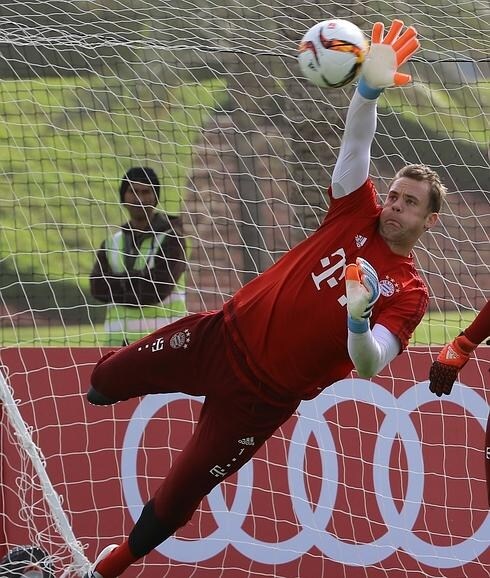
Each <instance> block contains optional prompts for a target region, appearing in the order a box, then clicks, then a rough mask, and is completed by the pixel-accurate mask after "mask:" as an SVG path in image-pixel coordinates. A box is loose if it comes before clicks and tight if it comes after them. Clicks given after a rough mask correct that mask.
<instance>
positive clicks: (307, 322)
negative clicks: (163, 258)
mask: <svg viewBox="0 0 490 578" xmlns="http://www.w3.org/2000/svg"><path fill="white" fill-rule="evenodd" d="M418 48H419V41H418V40H417V33H416V31H415V29H414V28H412V27H408V28H406V27H405V26H404V24H403V22H401V21H399V20H395V21H394V22H393V23H392V24H391V27H390V28H389V30H388V32H387V33H386V35H385V33H384V29H383V25H382V24H381V23H377V24H375V25H374V27H373V31H372V43H371V48H370V52H369V54H368V57H367V59H366V62H365V63H364V65H363V71H362V73H361V78H360V82H359V85H358V87H357V89H356V91H355V93H354V95H353V98H352V101H351V103H350V106H349V110H348V114H347V118H346V122H345V129H344V134H343V138H342V143H341V148H340V152H339V157H338V159H337V162H336V165H335V169H334V171H333V175H332V182H331V186H330V187H329V189H328V191H327V194H328V196H329V199H330V207H329V210H328V213H327V215H326V217H325V220H324V221H323V223H322V224H321V226H320V227H319V228H318V230H317V231H315V233H313V234H312V235H311V236H310V237H309V238H308V239H306V240H304V241H303V242H302V243H300V244H299V245H297V246H296V247H294V248H293V249H291V250H290V251H288V252H287V253H286V254H285V255H284V256H283V257H282V258H281V259H280V260H279V261H278V262H277V263H276V264H274V265H273V266H272V267H270V268H269V269H268V270H267V271H265V272H264V273H262V274H260V275H259V276H257V277H256V278H255V279H253V280H252V281H251V282H249V283H247V284H246V285H245V286H244V287H242V288H241V289H240V290H239V291H238V292H237V293H236V294H235V295H234V296H233V297H232V298H231V299H230V300H229V301H227V302H226V303H225V304H224V306H223V308H222V309H220V310H218V311H208V312H205V313H198V314H195V315H190V316H188V317H185V318H183V319H181V320H179V321H177V322H175V323H173V324H171V325H168V326H165V327H162V328H161V329H159V330H157V331H155V332H154V333H151V334H150V335H148V336H147V337H145V338H143V339H142V340H140V341H137V342H136V343H134V344H131V345H129V346H127V347H124V348H122V349H119V350H117V351H113V352H110V353H109V354H107V355H105V356H104V357H103V358H102V359H101V360H100V361H99V362H98V364H97V365H96V367H95V369H94V371H93V374H92V382H91V387H90V389H89V392H88V394H87V397H88V400H89V401H90V402H91V403H93V404H96V405H111V404H114V403H116V402H118V401H123V400H127V399H129V398H133V397H139V396H143V395H148V394H160V393H171V392H184V393H186V394H190V395H199V396H201V395H204V396H205V402H204V405H203V408H202V411H201V414H200V417H199V421H198V424H197V426H196V428H195V431H194V433H193V435H192V437H191V438H190V440H189V442H188V444H187V445H186V447H185V448H184V450H183V451H182V452H181V453H180V454H179V457H178V459H177V460H176V461H175V462H174V463H173V465H172V466H171V468H170V470H169V472H168V474H167V476H166V478H165V479H164V480H163V481H162V483H161V485H160V486H159V488H158V489H157V490H156V492H155V494H154V495H153V496H151V497H150V498H149V499H148V501H147V503H146V504H145V506H144V508H143V510H142V512H141V515H140V517H139V519H138V520H137V521H136V523H135V525H134V527H133V528H132V530H131V532H130V534H129V536H128V539H127V540H125V541H123V542H122V543H121V544H119V545H109V546H108V547H107V548H105V549H104V550H103V551H102V552H101V553H100V554H99V557H98V558H97V560H96V561H95V562H94V564H93V568H92V569H91V570H90V571H89V573H88V574H87V578H88V577H89V578H116V577H117V576H121V575H122V574H123V573H124V571H125V570H126V569H127V568H128V567H129V566H130V565H131V564H133V563H134V562H136V561H137V560H139V559H141V558H142V557H143V556H145V555H146V554H148V553H149V552H151V551H152V550H153V549H154V548H156V547H157V546H158V545H159V544H160V543H161V542H163V541H164V540H166V539H167V538H169V537H170V536H172V535H173V534H174V533H175V531H176V530H177V529H178V528H180V527H182V526H184V525H185V524H186V523H187V522H188V521H189V520H190V519H191V517H192V515H193V513H194V511H195V510H196V509H197V507H198V506H199V504H200V502H201V500H202V499H203V498H204V497H205V496H206V495H207V494H208V493H209V492H210V491H211V490H212V489H213V488H214V487H215V486H216V485H217V484H219V483H220V482H221V481H222V480H224V479H226V478H227V477H228V476H230V475H231V474H233V473H234V472H236V471H237V470H238V469H239V468H241V467H242V466H243V465H244V464H245V463H246V462H247V461H248V460H250V459H251V458H252V456H253V455H254V454H255V453H256V452H257V450H258V449H259V448H260V447H261V446H262V445H263V444H264V443H265V442H266V441H267V439H268V438H270V437H271V436H272V435H273V433H274V432H275V431H276V430H277V428H278V427H280V426H281V424H283V423H284V422H285V421H286V420H287V419H288V418H289V417H290V416H291V415H292V414H293V413H294V411H295V410H296V408H297V407H298V405H299V404H300V402H301V401H302V400H308V399H312V398H314V397H316V396H317V395H319V394H320V393H321V392H322V391H323V390H324V389H325V388H326V387H328V386H329V385H331V384H333V383H335V382H336V381H338V380H341V379H344V378H346V377H347V376H348V375H349V374H350V372H351V371H352V370H353V369H355V370H356V371H357V373H358V374H359V375H360V376H361V377H366V378H369V377H372V376H374V375H376V374H377V373H378V372H379V371H381V370H382V369H383V368H384V367H385V366H386V365H387V364H388V363H390V362H391V361H392V360H393V359H394V358H395V357H396V356H397V355H398V354H400V353H401V352H402V351H403V350H404V349H405V348H406V346H407V344H408V341H409V339H410V337H411V335H412V333H413V331H414V329H415V328H416V326H417V325H418V324H419V322H420V321H421V319H422V317H423V315H424V313H425V311H426V308H427V304H428V291H427V288H426V286H425V285H424V283H423V281H422V279H421V278H420V276H419V274H418V273H417V271H416V268H415V265H414V260H413V255H412V251H413V248H414V246H415V244H416V243H417V241H418V239H419V238H420V236H421V235H422V234H423V233H424V232H425V231H426V230H428V229H430V228H431V227H432V226H433V225H434V224H435V223H436V222H437V219H438V213H439V211H440V208H441V203H442V201H443V197H444V193H445V187H444V185H443V184H442V183H441V180H440V178H439V176H438V175H437V173H436V172H434V171H433V170H432V169H430V168H429V167H427V166H424V165H420V164H415V165H408V166H405V167H403V168H401V169H400V170H399V171H398V172H397V173H396V174H395V175H394V177H393V179H392V181H391V183H390V185H389V191H388V194H387V198H386V201H385V203H384V204H383V205H379V204H378V202H377V191H376V188H375V186H374V184H373V182H372V181H371V179H370V178H369V165H370V150H371V144H372V141H373V138H374V135H375V130H376V114H377V113H376V103H377V99H378V97H379V96H380V95H381V93H382V92H383V90H384V89H386V88H389V87H393V86H402V85H405V84H407V83H409V82H410V81H411V78H410V76H409V75H407V74H405V73H401V72H399V70H398V69H399V67H400V66H401V65H402V64H403V63H405V62H406V61H407V60H408V59H409V58H410V57H411V56H412V55H413V54H414V53H415V52H416V50H417V49H418Z"/></svg>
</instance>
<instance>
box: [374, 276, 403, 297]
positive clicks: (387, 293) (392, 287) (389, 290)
mask: <svg viewBox="0 0 490 578" xmlns="http://www.w3.org/2000/svg"><path fill="white" fill-rule="evenodd" d="M379 290H380V292H381V295H383V296H384V297H391V296H392V295H394V294H395V293H399V292H400V287H399V286H398V283H397V282H396V281H395V280H394V279H393V278H392V277H388V276H386V278H385V279H381V281H380V282H379Z"/></svg>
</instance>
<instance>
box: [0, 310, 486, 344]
mask: <svg viewBox="0 0 490 578" xmlns="http://www.w3.org/2000/svg"><path fill="white" fill-rule="evenodd" d="M474 317H475V315H474V314H473V313H470V312H467V313H464V314H460V313H457V312H448V313H436V312H431V313H428V314H427V315H426V316H425V317H424V319H423V321H422V323H421V324H420V325H419V327H418V328H417V330H416V331H415V334H414V337H413V339H412V341H411V345H442V344H444V343H446V342H447V341H448V340H449V339H451V338H453V337H454V336H456V335H457V334H458V333H459V332H460V331H461V330H462V329H464V328H465V327H467V326H468V325H469V323H470V322H471V321H472V320H473V319H474ZM103 335H104V330H103V327H102V325H82V326H79V325H67V326H65V327H63V326H62V325H53V326H40V327H19V328H15V329H14V328H2V329H0V346H1V347H17V346H21V347H94V346H99V345H100V344H101V342H102V338H103Z"/></svg>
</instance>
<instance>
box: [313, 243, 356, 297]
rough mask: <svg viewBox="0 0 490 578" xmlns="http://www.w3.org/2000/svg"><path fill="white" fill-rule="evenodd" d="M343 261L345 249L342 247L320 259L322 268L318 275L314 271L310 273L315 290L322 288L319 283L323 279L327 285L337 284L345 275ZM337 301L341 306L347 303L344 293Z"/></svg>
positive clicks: (333, 285)
mask: <svg viewBox="0 0 490 578" xmlns="http://www.w3.org/2000/svg"><path fill="white" fill-rule="evenodd" d="M345 263H346V257H345V251H344V249H343V248H342V247H341V248H340V249H337V251H335V252H334V253H332V254H331V255H330V257H324V258H323V259H322V260H321V261H320V265H321V266H322V267H323V268H324V270H323V271H322V272H321V273H320V274H319V275H316V274H315V273H312V274H311V278H312V279H313V283H315V287H316V288H317V290H318V291H320V290H321V289H322V287H321V283H323V282H324V281H325V283H326V284H327V285H328V286H329V287H335V286H336V285H338V284H339V281H341V280H342V279H343V278H344V276H345ZM337 301H338V302H339V303H340V305H342V307H343V306H344V305H345V304H346V303H347V298H346V296H345V295H341V296H340V297H339V298H338V299H337Z"/></svg>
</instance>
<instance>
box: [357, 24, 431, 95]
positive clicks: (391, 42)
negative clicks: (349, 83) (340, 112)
mask: <svg viewBox="0 0 490 578" xmlns="http://www.w3.org/2000/svg"><path fill="white" fill-rule="evenodd" d="M403 26H404V24H403V22H402V21H401V20H393V22H392V24H391V26H390V29H389V31H388V33H387V34H386V36H385V37H384V38H383V33H384V26H383V24H382V23H381V22H376V23H375V24H374V26H373V30H372V32H371V47H370V49H369V53H368V55H367V57H366V60H365V62H364V64H363V65H362V70H361V78H360V81H359V87H358V90H359V93H360V94H361V96H363V97H364V98H369V99H375V98H377V97H378V96H379V95H380V94H381V93H382V92H383V90H384V89H385V88H388V87H390V86H403V85H404V84H407V83H408V82H410V81H411V80H412V77H411V76H410V75H409V74H403V73H401V72H398V68H399V67H400V66H401V65H402V64H403V63H405V62H406V61H407V60H408V59H409V58H410V57H411V56H412V55H413V54H414V53H415V52H416V51H417V50H418V49H419V48H420V42H419V41H418V39H417V31H416V30H415V28H414V27H413V26H409V27H408V28H407V29H406V30H405V32H403V34H401V35H400V32H401V30H402V28H403Z"/></svg>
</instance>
